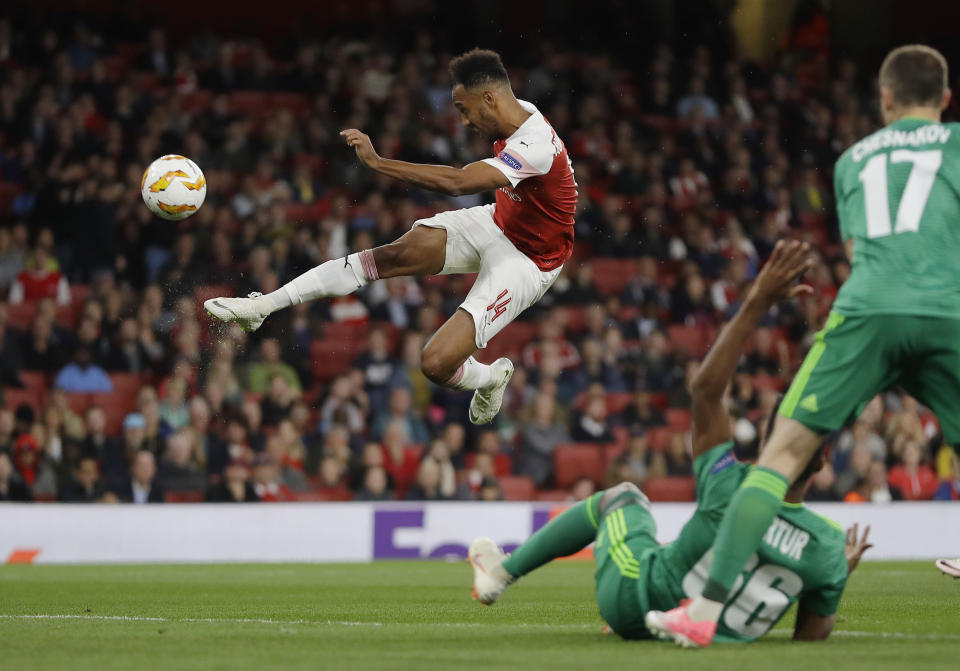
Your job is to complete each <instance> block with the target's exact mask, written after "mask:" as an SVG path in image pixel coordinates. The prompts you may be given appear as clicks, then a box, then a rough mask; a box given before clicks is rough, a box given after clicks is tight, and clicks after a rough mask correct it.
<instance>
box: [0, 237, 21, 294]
mask: <svg viewBox="0 0 960 671" xmlns="http://www.w3.org/2000/svg"><path fill="white" fill-rule="evenodd" d="M24 261H25V255H24V251H23V249H22V248H20V247H18V246H17V245H16V244H15V242H14V237H13V235H12V233H11V231H10V229H9V228H6V227H3V228H0V292H2V291H7V290H8V289H9V288H10V287H11V286H12V285H13V283H14V282H15V281H16V279H17V277H18V276H19V275H20V272H21V271H22V270H23V267H24Z"/></svg>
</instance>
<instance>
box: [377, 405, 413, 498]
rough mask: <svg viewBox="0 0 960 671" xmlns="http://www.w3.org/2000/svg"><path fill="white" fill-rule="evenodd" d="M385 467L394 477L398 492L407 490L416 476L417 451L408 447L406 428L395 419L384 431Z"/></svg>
mask: <svg viewBox="0 0 960 671" xmlns="http://www.w3.org/2000/svg"><path fill="white" fill-rule="evenodd" d="M382 450H383V467H384V468H385V469H386V470H387V473H388V474H389V475H390V477H391V478H392V479H393V482H394V484H395V487H396V489H397V492H398V493H400V492H405V491H406V490H407V488H408V487H409V486H410V483H411V481H412V480H413V479H414V478H415V477H416V474H417V469H418V468H419V462H418V460H417V455H416V452H415V451H414V450H413V449H407V448H406V428H405V427H404V425H403V422H401V421H397V420H394V421H392V422H390V423H388V424H387V426H386V428H385V429H384V431H383V441H382Z"/></svg>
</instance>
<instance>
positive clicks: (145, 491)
mask: <svg viewBox="0 0 960 671" xmlns="http://www.w3.org/2000/svg"><path fill="white" fill-rule="evenodd" d="M114 493H115V494H116V495H117V498H118V499H119V500H120V501H122V502H124V503H137V504H141V503H163V489H162V487H161V486H160V483H159V482H158V481H157V459H156V457H155V456H153V452H150V451H148V450H140V451H139V452H137V453H135V455H134V457H133V461H132V465H131V467H130V477H129V478H128V479H127V480H125V481H124V482H123V483H122V484H121V486H120V487H119V488H117V489H116V490H115V491H114Z"/></svg>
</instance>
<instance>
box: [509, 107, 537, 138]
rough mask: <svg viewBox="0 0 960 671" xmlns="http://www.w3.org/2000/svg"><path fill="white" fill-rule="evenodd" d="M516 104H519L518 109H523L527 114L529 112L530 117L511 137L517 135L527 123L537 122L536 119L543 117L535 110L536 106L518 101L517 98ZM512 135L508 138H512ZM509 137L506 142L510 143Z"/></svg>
mask: <svg viewBox="0 0 960 671" xmlns="http://www.w3.org/2000/svg"><path fill="white" fill-rule="evenodd" d="M517 102H518V103H520V107H522V108H523V109H525V110H527V111H528V112H530V116H528V117H527V120H526V121H524V122H523V123H522V124H520V126H519V127H518V128H517V130H515V131H514V132H513V135H516V134H517V133H519V132H520V130H521V129H522V128H523V127H524V126H526V125H527V124H528V123H530V122H531V121H533V122H536V120H537V119H538V118H540V119H542V118H543V115H542V114H540V110H538V109H537V106H536V105H534V104H533V103H528V102H527V101H526V100H520V99H519V98H518V99H517ZM513 135H511V136H510V137H513ZM510 137H508V138H507V141H508V142H509V141H510Z"/></svg>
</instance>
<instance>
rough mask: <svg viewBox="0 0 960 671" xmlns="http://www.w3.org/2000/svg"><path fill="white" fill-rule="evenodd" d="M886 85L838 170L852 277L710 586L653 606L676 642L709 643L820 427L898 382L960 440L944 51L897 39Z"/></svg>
mask: <svg viewBox="0 0 960 671" xmlns="http://www.w3.org/2000/svg"><path fill="white" fill-rule="evenodd" d="M879 83H880V102H881V112H882V114H883V119H884V122H885V123H886V124H887V125H886V127H884V128H883V129H881V130H879V131H877V132H876V133H874V134H872V135H870V136H868V137H866V138H864V139H863V140H861V141H860V142H858V143H856V144H855V145H853V146H852V147H851V148H850V149H848V150H847V151H846V152H845V153H844V154H843V155H842V156H841V157H840V159H839V160H838V161H837V165H836V169H835V171H834V186H835V192H836V200H837V212H838V215H839V218H840V231H841V233H842V235H843V238H844V241H845V243H846V246H847V253H848V255H849V256H850V259H851V273H850V277H849V278H848V279H847V281H846V283H844V285H843V287H842V288H841V290H840V293H839V294H838V296H837V300H836V302H835V303H834V306H833V312H832V313H831V314H830V317H829V319H828V320H827V323H826V325H825V327H824V328H823V330H822V331H820V332H819V333H818V334H817V336H816V342H815V344H814V346H813V347H812V348H811V349H810V352H809V353H808V354H807V357H806V359H805V360H804V362H803V365H802V366H801V368H800V370H799V372H798V373H797V376H796V377H795V378H794V380H793V384H792V385H791V386H790V389H789V391H788V392H787V395H786V397H785V398H784V400H783V403H782V404H781V405H780V410H779V415H780V416H779V418H778V419H777V422H776V426H775V428H774V430H773V435H772V436H771V437H770V440H769V445H768V446H767V449H766V450H765V452H764V454H763V455H762V456H761V457H760V460H759V462H758V464H757V466H756V467H755V468H754V469H753V470H752V471H751V473H750V474H749V475H748V476H747V477H746V478H745V479H744V482H743V484H742V485H741V487H740V489H739V490H738V491H737V494H736V496H734V498H733V500H732V501H731V503H730V506H729V507H728V509H727V512H726V514H725V516H724V520H723V523H722V524H721V525H720V529H719V530H718V532H717V538H716V542H715V543H714V545H713V556H714V561H713V564H712V565H711V568H710V575H709V578H708V579H707V582H706V585H705V586H704V589H703V591H702V593H701V595H700V596H698V597H697V598H695V599H693V601H692V602H691V603H690V604H688V605H687V606H684V607H680V608H677V609H674V610H673V611H671V612H670V613H662V614H660V615H658V617H659V618H660V619H661V621H662V622H663V623H664V627H665V629H666V630H667V631H668V633H669V634H670V635H671V636H672V637H673V638H674V640H676V641H678V642H684V641H690V640H692V641H693V642H694V643H696V644H697V645H698V646H704V645H709V643H710V640H711V638H712V633H711V632H712V631H713V630H714V629H715V624H716V622H717V620H718V619H719V618H720V617H721V613H722V612H723V608H724V603H725V602H726V601H727V596H728V594H729V593H730V591H731V590H732V589H733V588H734V586H735V581H736V580H737V577H738V576H739V575H740V573H741V569H742V568H743V566H744V564H745V563H747V561H748V559H749V558H750V557H752V556H753V555H754V553H755V552H756V550H757V548H758V547H759V546H760V544H761V542H762V540H763V538H764V534H765V533H766V532H767V528H768V527H769V526H770V521H771V520H772V519H773V518H774V516H775V515H777V514H779V513H778V511H779V510H780V504H781V501H782V500H783V497H784V494H785V493H786V492H787V489H788V487H789V485H790V484H791V483H793V482H795V481H796V479H797V477H798V476H799V475H800V473H801V471H803V469H804V468H805V467H806V465H807V463H808V462H809V460H810V457H811V456H812V455H813V454H814V452H816V450H817V447H818V445H820V443H821V442H822V439H823V436H824V434H826V433H828V432H830V431H832V430H835V429H839V428H840V427H842V426H844V425H845V424H848V423H850V422H851V421H852V420H853V419H854V418H855V417H856V416H857V414H859V412H860V410H861V409H862V407H863V405H864V404H865V403H866V402H867V401H868V400H869V399H871V398H872V397H873V396H875V395H876V394H877V393H879V392H881V391H883V390H884V389H886V388H887V387H890V386H892V385H894V384H899V385H901V386H902V387H903V388H904V389H906V391H907V392H909V393H910V394H912V395H913V396H914V397H916V398H917V399H918V400H919V401H920V402H921V403H923V404H925V405H927V406H929V407H930V408H931V409H932V410H933V411H934V412H935V413H936V414H937V416H938V417H939V419H940V426H941V427H942V428H943V433H944V437H945V439H946V440H947V442H948V443H950V444H951V445H953V446H954V447H956V446H958V445H960V265H958V263H957V258H958V256H960V125H958V124H952V123H948V124H943V123H940V115H941V112H942V111H943V110H944V109H945V108H946V107H947V105H948V103H949V102H950V91H949V89H948V88H947V63H946V61H945V60H944V58H943V56H942V55H941V54H940V53H939V52H937V51H936V50H934V49H931V48H930V47H926V46H922V45H912V46H905V47H900V48H898V49H895V50H893V51H892V52H891V53H890V54H889V55H888V56H887V58H886V59H885V60H884V62H883V65H882V67H881V68H880V81H879Z"/></svg>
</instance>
